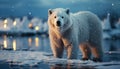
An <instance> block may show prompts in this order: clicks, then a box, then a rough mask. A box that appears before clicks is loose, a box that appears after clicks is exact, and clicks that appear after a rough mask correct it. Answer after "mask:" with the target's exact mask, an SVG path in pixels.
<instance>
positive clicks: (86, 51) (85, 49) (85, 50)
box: [79, 43, 91, 60]
mask: <svg viewBox="0 0 120 69" xmlns="http://www.w3.org/2000/svg"><path fill="white" fill-rule="evenodd" d="M79 47H80V50H81V52H82V60H88V59H90V57H91V51H90V48H89V44H88V43H84V44H80V46H79Z"/></svg>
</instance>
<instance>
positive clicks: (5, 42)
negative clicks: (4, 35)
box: [3, 39, 7, 48]
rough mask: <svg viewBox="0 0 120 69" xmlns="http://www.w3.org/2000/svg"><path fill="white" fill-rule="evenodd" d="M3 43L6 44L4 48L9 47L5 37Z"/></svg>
mask: <svg viewBox="0 0 120 69" xmlns="http://www.w3.org/2000/svg"><path fill="white" fill-rule="evenodd" d="M3 43H4V44H3V45H4V48H7V40H6V39H5V40H4V41H3Z"/></svg>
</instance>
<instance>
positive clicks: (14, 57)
mask: <svg viewBox="0 0 120 69" xmlns="http://www.w3.org/2000/svg"><path fill="white" fill-rule="evenodd" d="M108 53H109V52H108ZM108 53H107V54H108ZM110 53H113V54H119V55H120V53H119V52H110ZM109 55H110V54H109ZM114 56H115V55H114ZM117 58H119V57H117ZM119 59H120V58H119ZM0 68H1V69H11V68H13V69H19V68H23V69H24V68H26V69H29V68H31V69H32V68H36V69H56V68H62V69H63V68H64V69H67V68H68V69H73V68H75V69H77V68H79V69H84V68H87V69H119V68H120V61H116V60H109V61H106V62H93V61H91V60H88V61H82V60H79V59H76V60H67V59H66V58H62V59H58V58H54V57H53V56H52V53H46V52H39V51H6V50H2V51H0Z"/></svg>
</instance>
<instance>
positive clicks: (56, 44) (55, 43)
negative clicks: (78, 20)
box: [50, 35, 64, 58]
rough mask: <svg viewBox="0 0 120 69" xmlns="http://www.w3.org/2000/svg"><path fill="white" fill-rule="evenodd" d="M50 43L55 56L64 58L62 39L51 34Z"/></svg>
mask: <svg viewBox="0 0 120 69" xmlns="http://www.w3.org/2000/svg"><path fill="white" fill-rule="evenodd" d="M50 44H51V49H52V52H53V56H54V57H56V58H62V56H63V50H64V45H63V42H62V40H61V39H58V38H57V37H56V36H51V35H50Z"/></svg>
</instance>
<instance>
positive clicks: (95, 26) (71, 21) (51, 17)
mask: <svg viewBox="0 0 120 69" xmlns="http://www.w3.org/2000/svg"><path fill="white" fill-rule="evenodd" d="M48 26H49V38H50V44H51V49H52V52H53V55H54V57H56V58H62V55H63V51H64V49H66V51H67V58H68V59H77V56H78V50H79V48H80V50H81V52H82V55H83V56H82V59H83V60H88V59H90V58H91V53H92V55H93V58H94V59H93V60H94V61H101V58H102V54H103V52H102V45H101V44H102V27H101V23H100V20H99V18H98V17H97V16H96V15H95V14H93V13H91V12H88V11H82V12H78V13H70V10H69V9H64V8H56V9H49V10H48Z"/></svg>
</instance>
